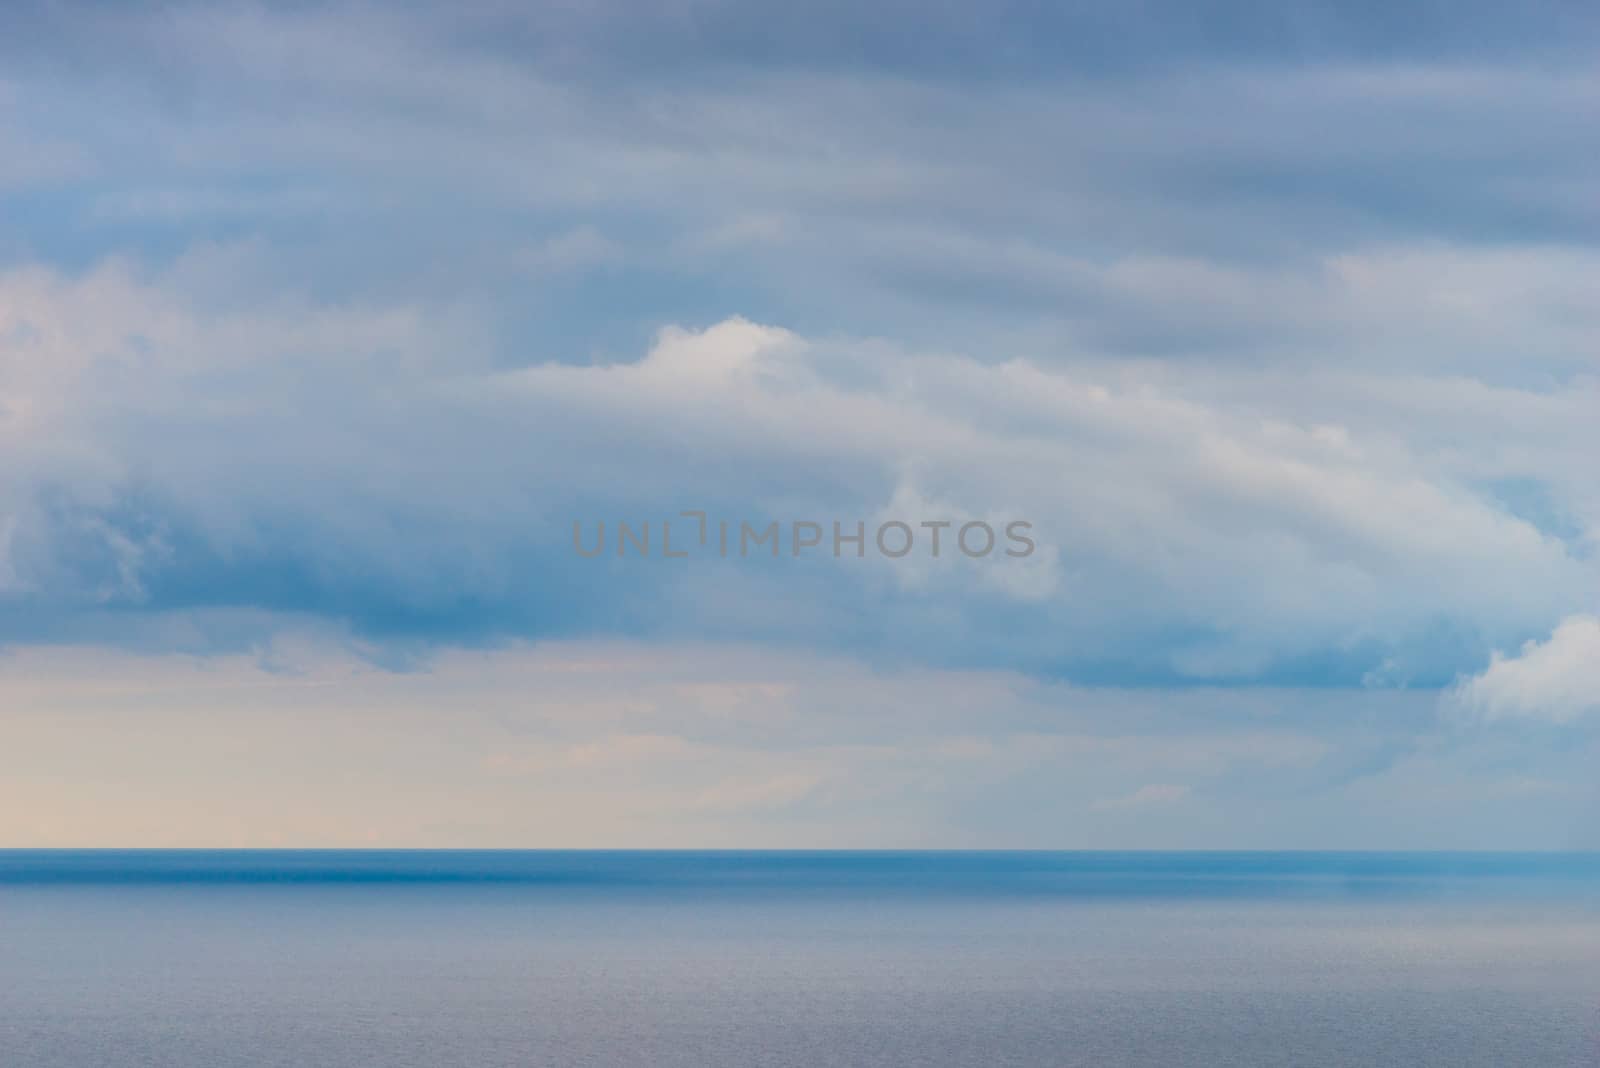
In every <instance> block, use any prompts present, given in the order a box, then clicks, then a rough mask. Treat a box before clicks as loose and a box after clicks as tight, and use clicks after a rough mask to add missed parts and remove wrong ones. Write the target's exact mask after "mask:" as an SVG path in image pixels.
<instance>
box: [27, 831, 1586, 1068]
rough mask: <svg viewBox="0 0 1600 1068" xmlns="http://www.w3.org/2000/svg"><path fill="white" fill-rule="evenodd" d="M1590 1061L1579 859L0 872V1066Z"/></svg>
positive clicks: (133, 864) (36, 857)
mask: <svg viewBox="0 0 1600 1068" xmlns="http://www.w3.org/2000/svg"><path fill="white" fill-rule="evenodd" d="M1597 1063H1600V859H1597V858H1595V857H1593V856H1571V857H1548V856H1546V857H1517V856H1438V855H1357V854H1265V855H1264V854H1072V853H1053V854H759V853H749V854H715V853H711V854H679V853H657V854H652V853H487V854H484V853H383V854H373V853H287V852H286V853H256V854H235V853H26V852H13V853H4V852H0V1065H3V1066H5V1068H90V1066H92V1068H107V1066H120V1065H162V1066H174V1068H231V1066H244V1065H250V1066H257V1065H282V1066H295V1068H306V1066H329V1068H335V1066H337V1068H345V1066H354V1065H385V1066H412V1065H415V1066H426V1068H442V1066H491V1065H563V1066H565V1065H594V1066H612V1065H638V1066H652V1068H655V1066H678V1065H682V1066H686V1068H687V1066H695V1068H720V1066H734V1065H740V1066H743V1065H796V1066H798V1065H808V1066H809V1065H897V1066H898V1065H1030V1066H1032V1065H1053V1066H1056V1065H1084V1066H1095V1068H1116V1066H1132V1065H1140V1066H1143V1065H1224V1066H1254V1065H1261V1066H1269V1065H1270V1066H1273V1068H1282V1066H1289V1065H1308V1066H1310V1065H1318V1066H1324V1065H1325V1066H1335V1065H1337V1066H1345V1065H1350V1066H1355V1065H1361V1066H1370V1065H1406V1066H1433V1065H1437V1066H1440V1068H1445V1066H1449V1068H1465V1066H1475V1065H1483V1066H1495V1068H1505V1066H1515V1065H1535V1066H1562V1065H1594V1064H1597Z"/></svg>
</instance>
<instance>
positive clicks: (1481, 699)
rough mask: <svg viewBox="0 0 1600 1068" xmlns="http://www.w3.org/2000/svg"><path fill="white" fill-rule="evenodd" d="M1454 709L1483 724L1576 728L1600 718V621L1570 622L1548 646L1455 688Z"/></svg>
mask: <svg viewBox="0 0 1600 1068" xmlns="http://www.w3.org/2000/svg"><path fill="white" fill-rule="evenodd" d="M1451 697H1452V701H1453V703H1454V704H1455V705H1456V706H1457V707H1458V708H1461V709H1463V710H1465V711H1467V712H1470V713H1473V714H1475V715H1477V716H1480V717H1482V718H1483V719H1484V720H1488V721H1491V722H1492V721H1495V720H1518V719H1531V720H1544V721H1547V722H1551V723H1574V722H1577V721H1579V720H1582V719H1584V718H1586V717H1588V716H1590V715H1593V714H1594V713H1596V712H1600V618H1597V617H1595V616H1589V615H1580V616H1570V617H1568V618H1567V619H1564V620H1562V621H1561V623H1560V625H1558V626H1557V627H1556V629H1555V630H1554V632H1552V633H1551V635H1550V637H1549V638H1548V639H1546V640H1545V641H1543V642H1539V641H1530V642H1528V643H1527V644H1525V645H1524V646H1523V647H1522V649H1521V651H1520V652H1518V653H1516V654H1515V655H1512V656H1506V655H1504V654H1502V653H1499V652H1496V653H1495V654H1494V657H1493V659H1492V660H1491V661H1490V663H1489V666H1488V667H1487V668H1485V669H1484V671H1483V672H1482V673H1481V674H1479V675H1476V676H1473V677H1472V678H1469V679H1466V680H1464V681H1463V682H1461V683H1460V684H1459V685H1457V686H1456V688H1455V690H1454V692H1453V693H1452V695H1451Z"/></svg>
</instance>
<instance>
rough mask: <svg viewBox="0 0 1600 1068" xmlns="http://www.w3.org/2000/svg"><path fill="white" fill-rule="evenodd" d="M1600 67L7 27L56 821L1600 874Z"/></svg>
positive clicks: (593, 14) (187, 838)
mask: <svg viewBox="0 0 1600 1068" xmlns="http://www.w3.org/2000/svg"><path fill="white" fill-rule="evenodd" d="M1597 60H1600V9H1596V8H1594V7H1593V6H1592V5H1588V4H1582V3H1576V2H1573V3H1537V2H1536V3H1532V4H1527V5H1518V6H1516V7H1514V8H1513V7H1508V6H1506V5H1502V4H1489V3H1484V2H1479V0H1468V2H1466V3H1462V4H1452V5H1448V6H1446V5H1439V4H1434V3H1399V4H1393V3H1385V4H1376V3H1372V4H1366V3H1347V4H1339V5H1331V4H1319V3H1306V4H1297V5H1284V4H1268V3H1252V2H1242V0H1231V2H1225V3H1222V4H1218V5H1209V6H1207V7H1206V9H1205V10H1204V11H1202V10H1201V9H1199V8H1196V7H1194V6H1192V5H1187V4H1179V3H1176V2H1175V0H1154V2H1152V3H1147V4H1139V5H1133V4H1124V3H1090V2H1085V3H1079V4H1072V5H1053V4H1038V3H1027V2H1016V3H1009V2H1000V3H992V4H991V3H985V4H977V3H954V4H943V5H924V4H909V3H900V2H897V0H887V2H879V3H874V4H870V5H864V4H859V3H852V4H845V3H834V2H832V0H824V2H822V3H818V4H804V5H794V4H777V3H772V2H769V0H752V2H743V3H728V2H717V0H684V2H681V3H674V4H671V5H644V4H636V3H618V2H612V0H598V2H594V3H585V4H558V3H548V4H543V3H541V4H532V5H528V4H502V3H492V2H470V0H469V2H468V3H465V4H442V3H435V2H428V0H416V2H409V3H402V4H383V5H380V4H348V3H336V4H333V5H307V4H298V3H283V4H272V5H241V4H233V3H227V2H225V3H223V4H186V3H163V4H103V3H92V2H66V3H36V2H32V0H21V2H18V3H12V4H7V5H5V6H4V8H3V9H0V845H8V846H268V845H286V846H360V845H380V846H441V847H451V846H462V847H468V846H470V847H491V846H507V847H540V846H604V847H615V846H639V847H746V846H766V847H791V846H793V847H830V846H839V847H845V846H849V847H857V846H860V847H907V848H924V847H930V848H931V847H959V848H1450V849H1509V848H1534V849H1565V848H1600V837H1597V833H1596V831H1595V830H1594V827H1595V826H1597V825H1600V824H1597V821H1596V820H1595V818H1594V817H1595V814H1596V807H1597V803H1600V786H1597V785H1596V777H1595V775H1594V769H1595V767H1596V761H1597V757H1600V557H1597V555H1596V550H1597V548H1600V479H1597V478H1596V476H1595V458H1596V457H1597V456H1600V178H1597V177H1596V170H1595V161H1596V160H1597V159H1600V66H1597ZM684 512H698V513H704V514H705V516H706V517H707V521H708V523H710V524H711V526H712V527H713V528H714V527H715V525H716V523H717V522H718V521H728V522H730V523H732V525H733V527H734V529H735V530H737V529H739V527H740V525H741V524H746V523H747V524H749V525H751V526H752V527H753V528H755V529H758V530H760V529H765V527H766V525H767V524H769V523H774V522H775V523H777V524H779V529H780V533H781V537H782V545H781V548H780V551H779V552H778V553H777V554H772V553H768V552H766V551H765V550H764V549H759V550H758V551H755V552H750V553H745V554H739V553H733V554H729V555H728V556H722V555H720V554H717V553H715V552H712V551H710V550H709V549H707V548H705V547H700V548H699V549H698V551H694V552H690V553H689V555H688V556H687V557H685V558H667V557H665V556H664V555H662V553H661V549H662V546H661V544H660V541H659V538H660V537H661V533H662V532H661V524H662V523H664V522H667V521H671V522H672V523H673V524H674V526H673V528H672V530H673V534H672V536H673V537H674V538H680V537H684V536H686V535H689V534H690V533H691V532H692V531H693V529H694V524H695V523H696V522H697V520H695V519H692V518H686V517H684V516H683V513H684ZM624 521H625V522H628V523H630V524H634V525H635V526H643V525H650V526H653V527H654V532H655V535H656V538H657V539H658V540H657V541H656V542H655V543H654V546H653V548H654V550H655V551H654V553H653V554H648V555H647V554H644V553H639V552H635V553H632V554H626V553H624V554H621V555H619V554H618V553H617V552H616V551H615V544H614V540H615V536H616V533H617V527H616V524H617V523H619V522H624ZM800 522H805V523H811V522H814V523H817V524H818V526H819V528H820V529H821V530H822V531H823V532H824V533H825V534H826V533H827V532H828V531H829V530H830V529H831V526H832V524H834V523H840V524H842V525H843V527H844V529H846V530H853V529H854V526H855V524H856V523H858V522H860V523H862V524H864V527H865V529H866V530H867V532H868V533H867V538H868V550H867V551H866V552H864V553H863V554H862V556H860V557H856V556H854V555H852V553H851V552H850V551H846V552H844V553H842V554H841V555H839V556H837V557H836V556H835V555H834V554H833V553H832V552H829V551H827V550H828V544H827V543H826V542H824V544H823V546H822V548H821V549H819V550H817V551H815V552H811V551H807V552H802V553H799V554H796V553H794V552H792V551H791V540H792V539H791V535H792V534H793V532H794V524H795V523H800ZM886 522H905V523H906V524H907V525H908V527H910V528H912V530H913V532H914V533H917V534H919V535H921V534H925V532H926V531H927V528H924V527H922V526H921V524H922V523H925V522H949V523H951V524H952V526H951V527H950V528H948V530H947V531H946V538H947V539H948V538H950V537H952V536H953V535H954V533H955V532H956V531H957V530H959V528H960V527H962V526H963V525H964V524H969V523H976V522H983V523H988V524H990V525H991V528H992V529H994V530H996V531H1002V530H1004V528H1005V525H1006V524H1007V523H1012V522H1025V523H1027V524H1028V525H1029V526H1028V528H1027V529H1028V531H1029V532H1030V536H1031V539H1032V544H1033V546H1034V548H1033V551H1031V552H1030V553H1028V554H1027V555H1026V556H1021V557H1013V556H1006V555H1004V554H1003V553H1002V552H1000V551H996V552H994V553H991V554H987V555H984V556H981V557H977V558H973V557H969V556H967V555H965V554H963V553H960V552H955V551H951V549H950V545H949V543H948V541H947V543H946V546H945V552H944V553H943V554H942V555H941V556H939V557H937V558H935V557H933V556H932V555H931V554H930V553H929V552H928V551H927V550H926V548H925V543H922V542H919V543H918V546H917V548H916V551H914V552H912V553H909V554H908V555H906V556H904V557H902V558H899V559H894V558H890V557H889V556H888V555H887V554H884V553H882V552H878V551H876V548H875V547H874V546H873V545H872V543H871V539H872V531H874V530H876V529H879V528H880V526H881V524H883V523H886ZM601 524H605V525H606V529H607V530H608V531H609V533H610V535H611V536H612V538H613V544H610V545H608V546H607V550H606V551H604V552H602V553H601V554H599V555H597V556H594V557H589V556H585V555H584V554H582V553H580V552H578V551H576V549H577V546H576V545H575V542H574V535H575V527H576V528H577V531H578V533H580V534H582V539H592V538H593V537H595V536H596V534H597V533H598V532H599V531H600V525H601ZM582 539H580V544H581V543H582ZM680 544H681V543H680ZM1004 544H1005V543H1004V540H1003V536H1002V545H1004Z"/></svg>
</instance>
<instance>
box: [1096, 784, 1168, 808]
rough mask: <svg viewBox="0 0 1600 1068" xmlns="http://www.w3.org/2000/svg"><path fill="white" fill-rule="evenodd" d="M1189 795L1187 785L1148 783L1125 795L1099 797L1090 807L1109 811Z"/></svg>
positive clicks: (1152, 803) (1137, 806) (1166, 801)
mask: <svg viewBox="0 0 1600 1068" xmlns="http://www.w3.org/2000/svg"><path fill="white" fill-rule="evenodd" d="M1188 796H1189V788H1188V787H1187V786H1178V785H1174V784H1172V783H1150V784H1149V785H1147V786H1141V787H1139V788H1138V789H1137V790H1135V791H1134V792H1133V793H1131V794H1128V795H1127V796H1126V797H1110V798H1101V799H1100V800H1098V801H1096V802H1095V803H1094V804H1093V805H1092V806H1091V807H1092V808H1093V809H1094V810H1095V811H1096V812H1109V811H1114V810H1116V809H1124V808H1144V807H1146V806H1148V805H1170V804H1172V803H1173V802H1176V801H1182V800H1183V799H1184V798H1186V797H1188Z"/></svg>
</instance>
